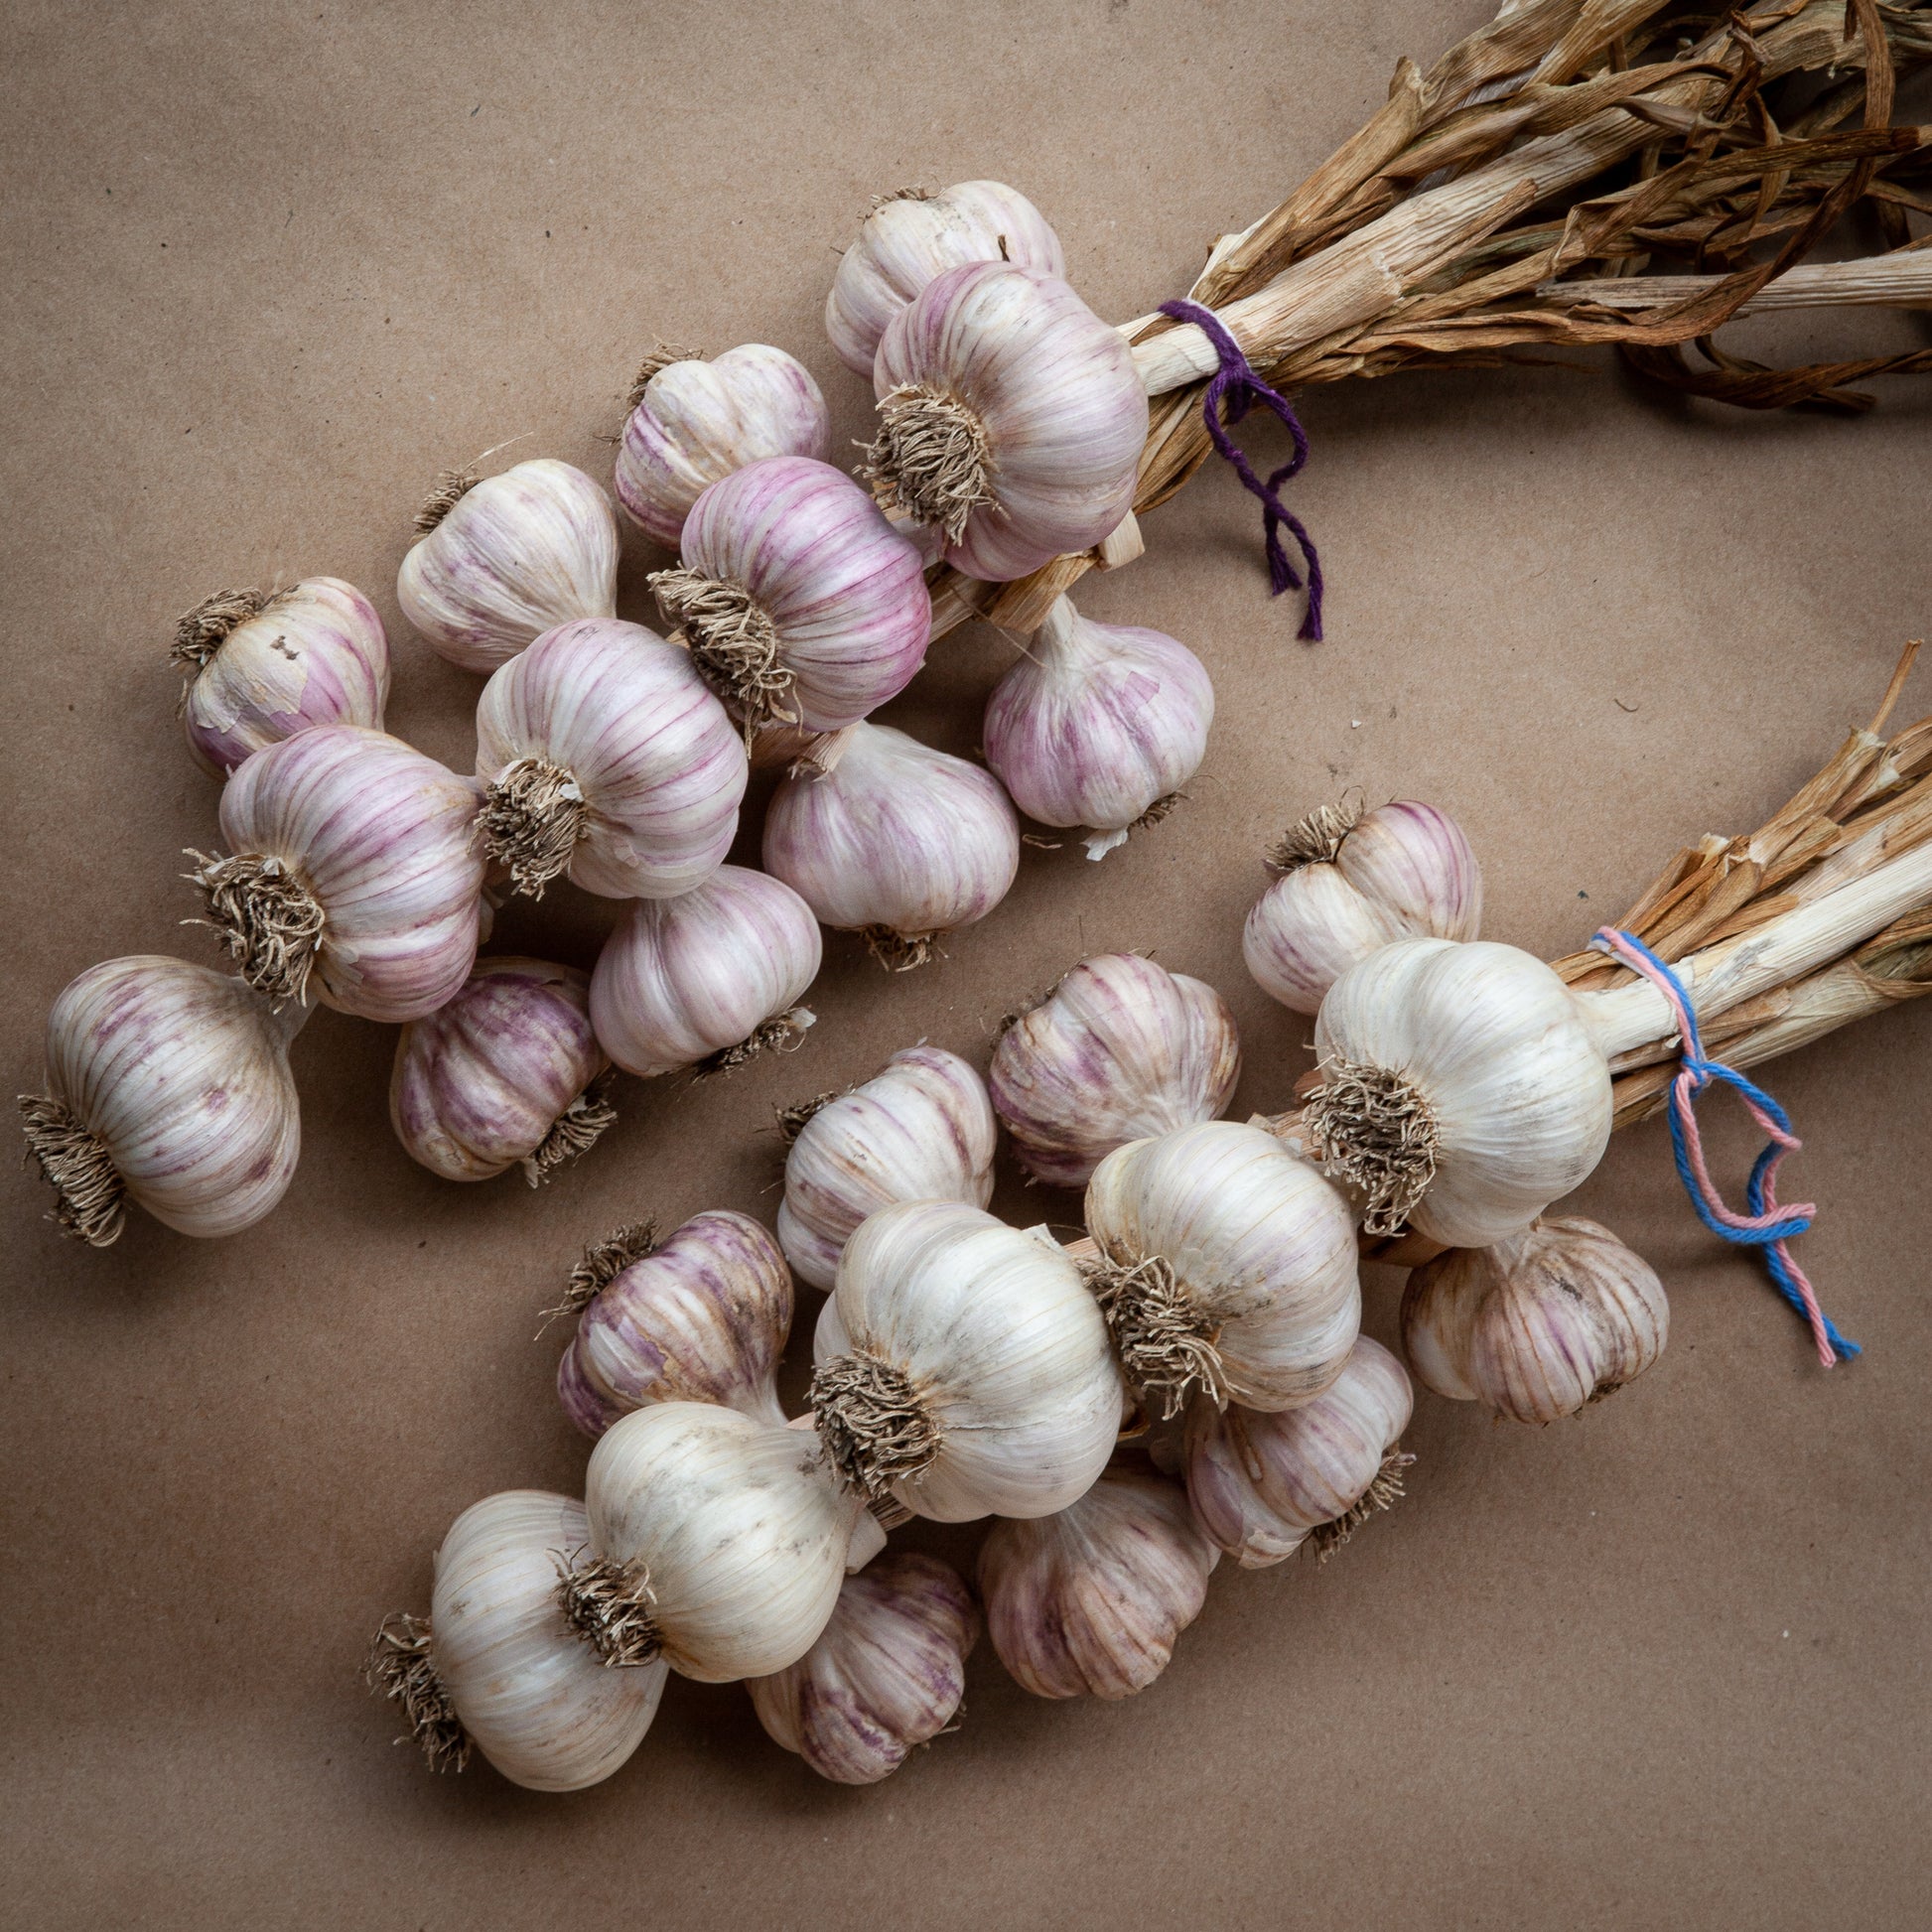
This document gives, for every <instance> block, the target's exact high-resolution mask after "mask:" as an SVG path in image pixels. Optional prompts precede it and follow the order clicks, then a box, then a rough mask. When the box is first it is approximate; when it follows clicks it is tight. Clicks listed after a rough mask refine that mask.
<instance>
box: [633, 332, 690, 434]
mask: <svg viewBox="0 0 1932 1932" xmlns="http://www.w3.org/2000/svg"><path fill="white" fill-rule="evenodd" d="M704 359H705V353H704V350H703V349H701V348H686V347H684V346H683V345H681V344H678V343H667V342H665V341H664V340H663V339H662V338H661V337H660V338H659V340H658V342H657V345H656V346H655V347H654V348H652V349H651V351H650V353H649V354H648V355H646V356H645V357H644V359H643V360H642V361H641V362H639V363H638V364H637V373H636V374H635V375H633V376H632V377H631V378H630V387H629V388H628V389H627V390H625V391H624V398H623V407H624V413H625V414H626V415H628V414H629V413H630V411H631V410H633V409H635V408H636V407H637V405H638V404H639V403H640V402H642V401H643V399H644V391H645V390H646V389H648V388H649V387H650V379H651V377H652V376H654V375H661V374H662V373H663V371H664V370H666V369H668V368H669V367H670V366H671V364H672V363H673V362H702V361H703V360H704Z"/></svg>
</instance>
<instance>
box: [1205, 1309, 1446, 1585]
mask: <svg viewBox="0 0 1932 1932" xmlns="http://www.w3.org/2000/svg"><path fill="white" fill-rule="evenodd" d="M1414 1407H1415V1396H1414V1393H1413V1391H1412V1390H1411V1389H1410V1387H1409V1377H1408V1376H1407V1375H1406V1374H1405V1373H1404V1372H1403V1367H1402V1364H1401V1363H1400V1362H1399V1361H1397V1360H1396V1358H1395V1357H1394V1356H1393V1355H1391V1354H1390V1353H1389V1351H1388V1350H1387V1349H1386V1348H1384V1347H1383V1346H1382V1344H1381V1343H1380V1342H1379V1341H1373V1340H1371V1339H1370V1338H1369V1337H1368V1336H1367V1335H1362V1336H1360V1337H1359V1338H1358V1339H1357V1341H1356V1343H1355V1346H1354V1347H1353V1348H1352V1349H1351V1350H1350V1351H1349V1355H1348V1360H1347V1362H1346V1363H1345V1364H1344V1366H1343V1368H1342V1371H1341V1373H1340V1374H1339V1375H1338V1376H1336V1377H1335V1379H1334V1381H1333V1382H1331V1383H1330V1384H1329V1385H1328V1387H1327V1388H1325V1389H1323V1390H1322V1392H1321V1393H1320V1394H1319V1395H1318V1396H1316V1397H1315V1398H1314V1400H1313V1401H1312V1402H1306V1403H1304V1404H1303V1405H1302V1406H1301V1407H1300V1408H1299V1409H1284V1410H1281V1411H1279V1412H1278V1413H1276V1414H1274V1415H1266V1414H1263V1413H1261V1412H1259V1411H1257V1410H1254V1409H1243V1408H1240V1407H1238V1406H1237V1405H1235V1404H1232V1403H1230V1404H1229V1405H1228V1407H1227V1408H1226V1409H1225V1410H1221V1409H1216V1408H1215V1407H1214V1405H1213V1404H1212V1403H1211V1402H1196V1403H1193V1404H1191V1405H1190V1406H1189V1408H1188V1411H1187V1434H1186V1447H1185V1450H1184V1458H1185V1460H1184V1466H1185V1470H1186V1476H1187V1500H1188V1502H1189V1503H1190V1504H1191V1505H1192V1508H1193V1512H1194V1520H1195V1521H1196V1522H1197V1523H1199V1524H1200V1526H1201V1528H1202V1529H1203V1530H1204V1531H1205V1532H1206V1534H1207V1535H1208V1536H1209V1537H1210V1538H1211V1539H1212V1541H1213V1542H1214V1543H1215V1544H1216V1545H1218V1546H1219V1548H1221V1549H1222V1550H1224V1551H1225V1552H1226V1553H1227V1554H1228V1555H1229V1556H1231V1557H1232V1558H1234V1560H1235V1561H1236V1562H1237V1563H1239V1564H1240V1566H1241V1567H1242V1569H1244V1570H1264V1569H1266V1568H1267V1567H1268V1566H1269V1565H1270V1564H1276V1563H1280V1562H1281V1561H1282V1559H1283V1558H1284V1557H1288V1556H1292V1555H1293V1554H1294V1553H1295V1552H1296V1551H1297V1550H1299V1549H1300V1548H1302V1546H1303V1545H1304V1544H1305V1543H1306V1544H1307V1545H1308V1546H1309V1548H1311V1549H1312V1550H1314V1551H1315V1552H1316V1553H1317V1554H1318V1555H1319V1557H1320V1558H1321V1560H1322V1561H1323V1562H1326V1561H1327V1559H1328V1557H1329V1556H1330V1554H1331V1553H1332V1552H1333V1551H1335V1550H1336V1549H1338V1548H1339V1547H1340V1546H1341V1545H1342V1544H1344V1543H1346V1542H1347V1541H1348V1539H1349V1538H1350V1537H1351V1536H1352V1535H1353V1534H1354V1533H1355V1531H1356V1530H1358V1529H1360V1528H1361V1527H1362V1525H1363V1524H1364V1523H1366V1522H1368V1521H1369V1519H1370V1518H1371V1517H1372V1516H1373V1515H1374V1514H1375V1513H1376V1511H1378V1510H1383V1509H1388V1508H1390V1507H1392V1506H1393V1505H1394V1504H1395V1502H1396V1501H1397V1500H1398V1499H1399V1498H1400V1497H1401V1495H1402V1471H1403V1470H1404V1469H1405V1468H1406V1467H1407V1466H1408V1465H1409V1464H1410V1463H1411V1462H1413V1461H1414V1460H1415V1457H1414V1456H1412V1455H1405V1454H1403V1453H1402V1451H1401V1449H1400V1447H1399V1446H1400V1444H1401V1441H1402V1432H1403V1431H1404V1430H1405V1429H1407V1428H1408V1427H1409V1417H1410V1414H1411V1412H1412V1411H1413V1409H1414Z"/></svg>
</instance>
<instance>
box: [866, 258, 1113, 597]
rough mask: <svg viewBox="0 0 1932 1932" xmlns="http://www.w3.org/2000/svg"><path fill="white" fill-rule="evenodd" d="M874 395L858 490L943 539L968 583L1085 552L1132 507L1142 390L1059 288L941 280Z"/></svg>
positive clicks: (1032, 282)
mask: <svg viewBox="0 0 1932 1932" xmlns="http://www.w3.org/2000/svg"><path fill="white" fill-rule="evenodd" d="M873 389H874V391H875V393H876V394H877V395H878V397H879V434H878V435H877V436H876V437H875V438H874V439H873V442H872V445H871V447H870V448H869V449H868V451H867V453H866V470H865V472H864V474H865V477H866V481H867V482H868V483H871V484H872V487H873V493H874V494H875V495H876V496H877V497H878V498H879V502H880V505H881V507H882V508H883V509H885V510H886V512H887V513H888V514H889V515H893V514H902V515H905V516H908V517H910V518H911V520H912V521H913V522H914V523H920V524H928V525H932V526H934V527H936V528H938V529H940V530H942V531H943V532H944V534H945V538H946V550H945V558H946V561H947V562H948V563H949V564H953V565H955V566H956V567H957V568H958V569H960V570H961V571H963V572H965V574H966V575H967V576H969V577H978V578H983V579H985V580H986V581H987V582H989V583H996V584H998V583H1007V582H1010V581H1012V580H1013V579H1015V578H1020V577H1025V576H1027V575H1028V574H1029V573H1030V572H1032V571H1035V570H1037V569H1038V568H1039V567H1040V565H1041V564H1044V563H1047V562H1049V561H1050V560H1051V559H1053V558H1054V557H1057V556H1059V555H1061V554H1062V553H1063V552H1067V551H1075V550H1089V549H1091V548H1092V547H1093V546H1094V545H1095V544H1097V543H1099V542H1100V541H1101V540H1102V539H1103V538H1104V537H1107V536H1109V535H1110V534H1111V533H1112V532H1113V530H1114V528H1115V526H1116V525H1117V524H1118V523H1119V522H1120V521H1121V519H1122V518H1123V517H1124V516H1126V515H1127V513H1128V511H1129V510H1131V509H1132V508H1133V506H1134V484H1135V480H1136V477H1137V476H1138V474H1139V469H1140V460H1141V446H1142V445H1143V444H1144V443H1145V442H1146V441H1147V425H1148V411H1147V394H1146V391H1145V390H1143V389H1142V387H1141V379H1140V377H1139V375H1138V374H1137V373H1136V372H1135V368H1134V357H1133V352H1132V351H1131V350H1130V349H1129V347H1128V346H1127V339H1126V338H1125V337H1124V336H1123V335H1121V333H1120V332H1119V331H1118V330H1116V329H1112V328H1109V327H1108V325H1107V324H1106V323H1104V322H1102V321H1101V320H1100V318H1099V317H1098V316H1096V315H1095V314H1094V313H1093V311H1092V310H1091V309H1089V308H1088V307H1087V305H1086V304H1085V303H1084V302H1082V301H1081V300H1080V298H1079V297H1078V296H1077V295H1075V294H1074V293H1073V291H1072V290H1071V289H1070V288H1068V287H1067V285H1066V284H1065V283H1064V282H1060V281H1055V280H1053V279H1052V278H1051V277H1047V276H1039V275H1033V274H1029V273H1028V271H1027V270H1026V269H1024V268H1016V267H1013V266H1011V265H1010V264H1008V263H1006V262H997V261H995V262H975V263H971V264H969V265H968V266H966V267H963V268H954V269H949V270H947V272H946V273H945V274H943V275H941V276H938V277H937V278H936V279H935V280H933V281H931V282H928V283H927V284H926V286H925V287H924V288H923V289H922V290H921V291H920V292H919V294H918V295H917V296H916V297H915V298H914V299H913V301H912V302H911V303H910V304H909V306H907V307H906V308H904V309H902V310H901V311H900V312H899V313H898V314H897V316H895V317H894V318H893V321H892V324H891V326H890V327H889V328H888V329H887V331H886V334H885V336H884V338H883V339H882V340H881V342H880V345H879V355H878V358H877V360H876V362H875V363H874V366H873Z"/></svg>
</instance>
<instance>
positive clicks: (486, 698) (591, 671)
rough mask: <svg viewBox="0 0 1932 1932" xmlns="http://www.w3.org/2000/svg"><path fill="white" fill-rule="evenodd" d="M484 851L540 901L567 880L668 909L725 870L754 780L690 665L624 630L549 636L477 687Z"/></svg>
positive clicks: (657, 641) (609, 626) (684, 655)
mask: <svg viewBox="0 0 1932 1932" xmlns="http://www.w3.org/2000/svg"><path fill="white" fill-rule="evenodd" d="M477 775H478V776H479V777H480V778H481V779H482V780H483V785H484V787H485V788H486V795H485V797H484V801H483V812H482V815H481V817H480V819H479V821H478V822H479V824H480V826H481V828H482V832H483V850H484V851H485V853H487V855H488V856H489V858H490V859H492V860H493V861H495V862H496V863H497V864H498V865H500V866H502V867H504V868H506V869H507V871H508V874H509V880H510V884H511V886H512V887H513V888H514V889H515V890H516V891H517V892H519V893H526V894H528V895H529V896H530V897H533V898H541V897H543V889H544V888H545V887H546V886H547V885H548V884H549V883H550V882H551V881H552V880H553V879H556V878H559V877H568V878H569V879H570V880H571V882H572V883H573V884H574V885H578V886H581V887H582V888H583V889H584V890H585V891H586V892H587V893H597V894H599V895H601V896H602V897H605V898H672V897H676V895H677V894H679V893H688V892H690V891H691V890H692V889H693V888H694V887H697V886H702V885H703V884H704V882H705V881H706V880H707V879H709V878H710V877H711V875H712V874H713V873H714V872H716V871H717V870H718V868H719V867H720V866H721V865H722V864H723V863H724V859H725V854H726V853H727V852H728V851H730V850H731V842H732V838H733V835H734V834H735V833H736V831H737V829H738V806H739V801H740V800H741V799H742V798H743V797H744V796H745V787H746V784H747V783H748V782H749V779H750V775H751V774H750V767H749V766H748V765H747V763H746V759H745V747H744V745H743V744H742V743H741V742H740V739H739V736H738V733H737V731H736V729H735V728H734V727H733V725H732V721H731V720H730V718H728V717H727V716H726V715H725V708H724V706H723V705H721V704H720V703H719V702H718V700H717V699H716V698H715V697H713V696H712V694H711V692H710V690H709V689H708V688H707V687H706V685H705V682H704V680H703V679H702V678H700V677H699V676H698V674H697V672H696V670H694V669H693V668H692V664H691V654H690V652H689V651H686V650H682V649H680V648H679V647H678V646H677V645H676V644H672V643H666V642H665V640H664V639H663V638H662V637H660V636H658V634H657V633H656V632H655V631H654V630H646V629H645V628H644V626H643V625H642V624H640V623H627V622H625V621H622V620H621V619H619V618H588V619H585V620H583V621H580V622H576V623H565V624H559V625H558V626H557V628H556V629H555V630H548V631H545V632H544V634H543V635H542V636H541V637H539V638H538V639H537V641H536V642H535V643H534V644H532V645H531V646H530V648H529V649H528V650H526V651H524V652H523V653H522V654H521V655H520V656H517V657H513V658H511V659H510V661H509V662H508V663H507V664H505V665H504V666H503V667H502V669H501V670H499V671H497V672H496V673H495V674H494V675H493V676H492V677H491V678H490V680H489V682H488V683H487V684H485V685H484V686H483V697H482V699H481V700H480V701H479V702H478V705H477Z"/></svg>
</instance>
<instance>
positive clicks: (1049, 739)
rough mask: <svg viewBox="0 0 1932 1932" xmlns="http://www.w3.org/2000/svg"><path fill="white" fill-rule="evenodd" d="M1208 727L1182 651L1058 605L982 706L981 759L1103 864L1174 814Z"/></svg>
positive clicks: (1201, 681)
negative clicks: (1139, 832)
mask: <svg viewBox="0 0 1932 1932" xmlns="http://www.w3.org/2000/svg"><path fill="white" fill-rule="evenodd" d="M1213 722H1214V686H1213V685H1212V683H1211V682H1210V681H1209V679H1208V675H1207V668H1206V666H1205V665H1203V664H1202V663H1201V661H1200V659H1199V658H1198V657H1196V656H1195V655H1194V653H1193V652H1192V651H1190V650H1189V649H1188V648H1187V646H1186V645H1185V644H1183V643H1179V642H1177V641H1176V640H1175V639H1174V638H1173V637H1169V636H1166V635H1164V634H1163V633H1162V632H1161V631H1159V630H1144V629H1142V628H1140V627H1139V626H1138V625H1130V624H1115V623H1095V622H1093V621H1091V620H1089V619H1086V618H1083V617H1081V615H1080V614H1079V612H1077V611H1076V610H1075V609H1074V608H1073V600H1072V599H1071V598H1068V597H1061V598H1059V599H1057V600H1056V601H1055V602H1054V604H1053V607H1052V609H1051V610H1049V611H1048V612H1047V614H1046V620H1045V621H1044V622H1043V623H1042V624H1041V625H1040V627H1039V628H1038V629H1037V630H1036V631H1035V632H1034V635H1033V638H1032V641H1031V642H1030V643H1029V644H1028V646H1027V648H1026V649H1025V650H1024V651H1023V652H1022V653H1021V655H1020V658H1019V661H1018V662H1017V663H1015V665H1014V666H1013V668H1012V669H1011V670H1010V671H1008V672H1007V674H1006V676H1005V677H1003V678H1002V679H1001V680H1000V682H999V684H998V685H997V686H996V687H995V689H994V692H993V695H992V697H991V698H989V699H988V700H987V705H986V761H987V763H988V764H990V765H991V766H992V767H993V770H994V771H995V773H997V775H998V777H999V779H1000V782H1001V783H1002V784H1003V785H1005V786H1006V788H1007V790H1008V791H1010V792H1011V793H1012V794H1013V802H1014V803H1015V804H1016V805H1018V806H1019V807H1020V809H1021V810H1022V811H1023V812H1025V813H1026V814H1027V816H1028V817H1029V818H1032V819H1036V820H1037V821H1038V822H1039V823H1040V824H1041V825H1059V826H1074V825H1085V826H1090V827H1092V828H1093V836H1092V837H1091V838H1089V839H1088V840H1087V842H1086V844H1087V857H1088V858H1089V859H1104V858H1105V857H1106V856H1107V854H1108V853H1109V852H1111V851H1113V850H1114V848H1115V847H1116V846H1120V845H1124V844H1126V842H1127V835H1128V833H1129V832H1130V831H1132V830H1133V829H1134V828H1135V827H1136V826H1138V825H1144V824H1149V825H1151V824H1155V823H1157V822H1158V821H1159V820H1160V819H1161V818H1163V817H1165V816H1166V815H1167V813H1168V811H1169V810H1171V809H1172V807H1173V801H1174V800H1175V798H1176V797H1177V796H1178V795H1179V791H1180V787H1181V786H1182V785H1183V784H1185V783H1186V782H1187V780H1188V779H1189V778H1191V777H1192V776H1193V775H1194V773H1195V772H1196V771H1197V770H1199V768H1200V761H1201V759H1203V758H1204V757H1205V756H1206V753H1207V729H1208V727H1209V725H1211V724H1212V723H1213Z"/></svg>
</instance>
